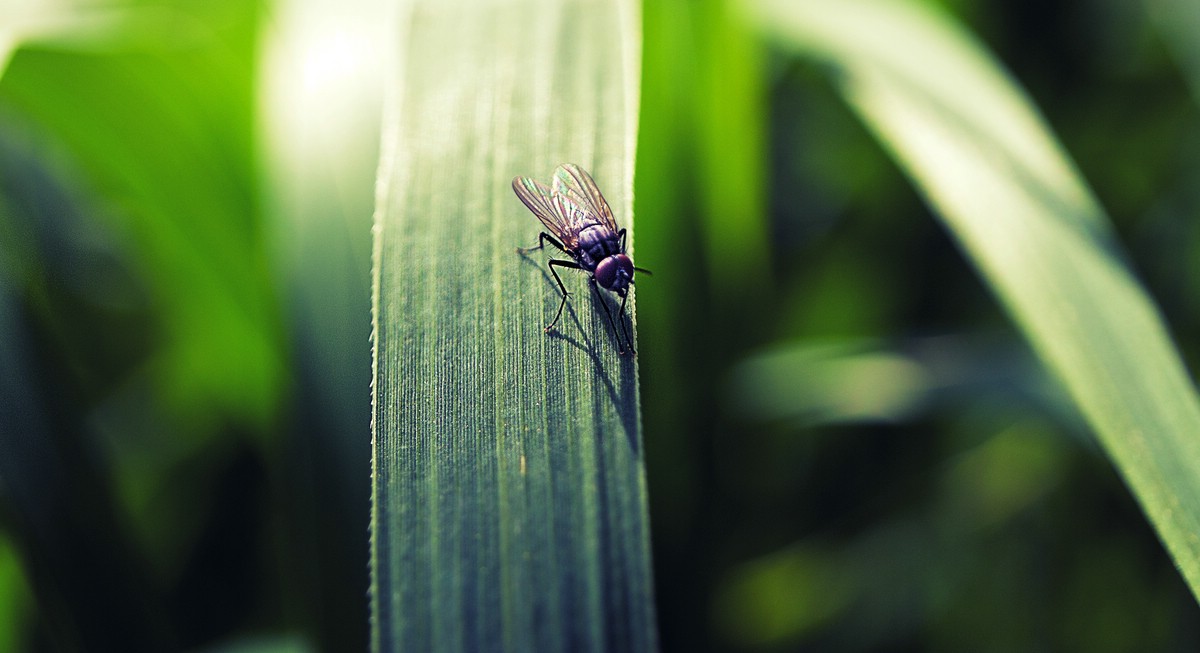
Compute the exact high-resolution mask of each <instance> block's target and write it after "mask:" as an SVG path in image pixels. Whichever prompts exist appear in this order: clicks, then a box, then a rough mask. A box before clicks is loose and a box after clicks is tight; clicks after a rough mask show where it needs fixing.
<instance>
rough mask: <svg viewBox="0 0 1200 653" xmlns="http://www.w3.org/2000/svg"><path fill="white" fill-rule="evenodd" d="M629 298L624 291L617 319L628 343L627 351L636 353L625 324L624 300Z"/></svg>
mask: <svg viewBox="0 0 1200 653" xmlns="http://www.w3.org/2000/svg"><path fill="white" fill-rule="evenodd" d="M628 299H629V293H625V294H624V295H623V296H622V297H621V310H620V311H619V312H618V313H617V320H619V321H620V322H621V331H623V332H625V342H627V343H629V353H631V354H636V353H637V350H636V349H634V348H633V338H632V337H631V336H630V335H629V329H628V328H626V326H625V301H626V300H628Z"/></svg>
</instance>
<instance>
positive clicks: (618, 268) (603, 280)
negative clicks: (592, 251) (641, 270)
mask: <svg viewBox="0 0 1200 653" xmlns="http://www.w3.org/2000/svg"><path fill="white" fill-rule="evenodd" d="M595 276H596V283H599V284H600V285H601V286H602V287H603V288H605V289H607V290H611V291H613V292H615V293H617V295H619V296H621V297H624V296H625V293H626V292H627V291H628V290H629V284H630V283H633V260H632V259H630V258H629V257H628V256H626V255H624V254H614V255H612V256H609V257H607V258H605V259H604V260H603V261H600V264H599V265H597V266H596V272H595Z"/></svg>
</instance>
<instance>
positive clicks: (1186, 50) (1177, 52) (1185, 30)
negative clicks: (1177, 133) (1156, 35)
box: [1144, 0, 1200, 102]
mask: <svg viewBox="0 0 1200 653" xmlns="http://www.w3.org/2000/svg"><path fill="white" fill-rule="evenodd" d="M1144 4H1145V5H1146V8H1147V9H1148V10H1149V11H1150V15H1151V17H1152V18H1153V19H1154V23H1155V25H1157V27H1158V30H1159V31H1160V32H1161V33H1162V37H1163V41H1164V42H1165V43H1166V44H1167V46H1168V47H1169V48H1170V49H1171V51H1172V53H1173V54H1174V56H1175V60H1176V61H1177V62H1178V63H1179V67H1180V69H1181V70H1182V71H1183V74H1184V78H1185V79H1186V80H1187V81H1188V84H1189V86H1190V88H1191V90H1192V97H1193V98H1195V100H1196V101H1197V102H1200V39H1197V38H1196V35H1197V34H1200V3H1197V2H1194V0H1146V1H1145V3H1144Z"/></svg>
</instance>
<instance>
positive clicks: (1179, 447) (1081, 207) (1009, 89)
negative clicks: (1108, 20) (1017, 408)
mask: <svg viewBox="0 0 1200 653" xmlns="http://www.w3.org/2000/svg"><path fill="white" fill-rule="evenodd" d="M753 6H754V8H755V10H756V11H758V12H759V17H760V18H761V19H762V22H763V24H764V25H765V26H767V29H769V30H773V31H775V32H777V33H778V34H779V35H780V36H782V38H783V40H784V41H786V42H788V43H789V44H791V45H793V46H797V47H799V48H800V49H802V50H804V51H806V52H808V53H810V54H813V55H814V56H816V57H817V58H819V59H822V60H824V61H826V62H828V63H831V64H832V65H833V66H834V68H835V69H836V70H837V72H838V73H839V74H840V77H839V81H840V82H841V83H842V88H843V91H844V93H845V95H846V97H847V99H848V101H849V103H850V105H851V107H852V108H853V109H854V110H855V111H856V112H858V113H859V114H860V116H861V117H862V118H863V120H864V121H865V122H866V123H867V124H868V126H869V127H870V128H871V129H872V130H873V131H874V132H875V133H876V134H877V135H878V137H879V139H880V141H881V142H882V143H883V144H884V145H885V147H887V148H889V149H890V150H891V151H892V152H893V154H894V156H895V158H896V159H897V161H898V162H899V164H900V165H901V166H902V167H904V168H905V169H906V171H907V172H908V174H909V175H910V176H912V178H913V179H914V181H916V183H917V186H918V187H919V189H920V190H921V192H922V193H924V194H925V195H926V197H927V199H928V201H929V203H930V204H931V206H932V207H933V208H934V209H935V210H936V211H937V212H938V214H939V216H940V217H941V218H942V219H943V221H944V222H945V223H946V225H947V227H949V229H950V231H951V232H952V233H953V234H954V235H955V237H957V238H958V239H959V241H960V243H961V244H962V246H963V249H964V250H965V252H966V253H967V254H968V255H969V256H970V257H971V259H972V260H973V262H974V263H975V264H976V265H977V266H978V267H979V269H980V271H981V272H982V273H983V276H984V278H985V280H986V281H987V282H988V283H989V284H990V285H991V286H992V288H993V289H994V290H995V292H996V293H997V295H998V296H999V297H1000V299H1001V300H1002V302H1003V303H1004V304H1005V305H1006V307H1007V308H1008V310H1009V312H1010V313H1011V314H1012V316H1013V318H1014V320H1015V321H1016V323H1017V325H1018V326H1019V327H1020V328H1021V329H1022V330H1023V331H1024V332H1025V335H1026V337H1027V338H1028V339H1029V341H1030V343H1031V344H1032V345H1033V347H1034V349H1035V350H1036V351H1037V352H1038V354H1039V356H1040V357H1041V358H1042V359H1043V361H1044V362H1045V363H1046V365H1047V366H1048V367H1049V368H1050V369H1051V370H1052V371H1053V372H1054V373H1055V374H1056V375H1057V376H1058V377H1059V378H1060V379H1061V380H1062V382H1063V384H1064V385H1065V387H1066V388H1067V389H1068V391H1069V392H1070V394H1071V396H1072V397H1073V398H1074V400H1075V402H1076V404H1077V405H1078V406H1079V407H1080V409H1081V412H1082V413H1083V414H1084V416H1085V417H1086V418H1087V419H1088V421H1089V422H1090V423H1091V425H1092V426H1093V428H1094V429H1095V430H1096V432H1097V434H1098V435H1099V438H1100V440H1101V442H1102V443H1103V444H1104V446H1105V448H1106V449H1107V451H1108V453H1109V455H1110V456H1111V458H1112V460H1113V461H1114V463H1115V464H1116V466H1117V468H1118V469H1119V470H1120V471H1121V473H1122V474H1123V475H1124V477H1125V479H1126V481H1127V483H1128V484H1129V486H1130V488H1131V489H1132V490H1133V492H1134V494H1135V495H1136V496H1137V497H1138V500H1139V501H1140V502H1141V505H1142V507H1143V509H1144V510H1145V511H1146V513H1147V515H1148V516H1149V518H1150V520H1151V522H1152V523H1153V524H1154V525H1155V527H1156V528H1157V529H1158V532H1159V535H1160V537H1161V539H1162V540H1163V542H1164V543H1165V544H1166V546H1167V548H1168V550H1169V551H1170V552H1171V554H1172V556H1173V558H1174V560H1175V562H1176V564H1177V565H1178V566H1179V568H1180V570H1181V571H1182V572H1183V575H1184V577H1185V578H1186V579H1187V581H1188V583H1189V584H1190V586H1191V588H1192V591H1193V593H1194V594H1197V595H1198V596H1200V538H1198V537H1197V535H1196V534H1197V533H1200V440H1198V439H1197V437H1196V434H1197V433H1200V401H1198V400H1197V395H1196V392H1195V388H1194V386H1193V384H1192V381H1191V380H1190V378H1189V376H1188V373H1187V371H1186V369H1185V368H1184V366H1183V363H1182V361H1181V359H1180V357H1179V354H1178V353H1177V351H1176V349H1175V347H1174V346H1173V344H1172V343H1171V339H1170V336H1169V334H1168V332H1167V329H1166V327H1165V325H1164V324H1163V321H1162V318H1161V317H1160V315H1159V313H1158V311H1157V309H1156V307H1155V306H1154V304H1153V302H1152V301H1151V300H1150V298H1149V297H1148V295H1147V294H1146V292H1145V291H1144V290H1143V289H1142V288H1141V286H1140V285H1139V284H1138V282H1137V280H1136V279H1135V278H1134V277H1133V275H1132V273H1131V272H1130V271H1129V270H1128V268H1127V267H1126V265H1125V263H1124V261H1123V260H1122V258H1121V257H1120V255H1118V254H1116V253H1115V252H1116V251H1117V247H1116V245H1115V241H1114V239H1113V237H1112V235H1111V233H1110V228H1109V226H1108V222H1107V218H1106V216H1105V215H1104V213H1103V211H1102V210H1101V209H1100V208H1099V206H1098V205H1097V204H1096V202H1095V201H1094V200H1093V199H1092V197H1091V195H1090V193H1089V192H1088V190H1087V188H1086V186H1085V184H1084V183H1083V181H1082V180H1081V179H1080V178H1079V176H1078V174H1077V173H1076V172H1075V171H1074V170H1073V169H1072V168H1071V166H1070V164H1069V163H1068V162H1067V159H1066V157H1065V155H1063V153H1062V152H1061V150H1060V149H1059V148H1058V146H1057V145H1056V144H1055V142H1054V140H1053V138H1052V137H1051V136H1050V135H1049V132H1048V130H1047V129H1046V127H1045V126H1044V125H1043V123H1042V121H1041V120H1040V118H1038V116H1037V115H1036V113H1035V112H1034V111H1033V110H1032V109H1031V108H1030V106H1029V103H1028V101H1027V100H1026V99H1025V98H1024V96H1023V94H1022V93H1021V92H1020V91H1019V90H1018V89H1017V88H1016V86H1015V84H1013V83H1012V82H1011V80H1009V79H1007V77H1006V76H1005V75H1004V74H1003V73H1002V72H1001V71H1000V69H999V67H998V65H997V64H996V63H995V62H994V61H993V60H992V59H991V58H990V57H989V56H988V55H987V54H986V52H984V50H983V49H982V47H981V46H979V45H978V44H976V43H975V42H973V41H972V40H971V39H970V38H969V37H967V36H966V35H965V33H963V32H962V31H961V30H960V29H959V28H957V27H956V26H954V25H953V24H951V23H950V22H949V21H948V20H947V19H945V18H944V17H941V16H940V15H938V14H936V13H934V12H932V11H931V10H928V9H924V8H921V7H920V6H918V5H916V4H914V3H879V2H864V1H856V2H842V3H818V2H804V3H790V4H789V3H784V2H776V1H774V0H762V1H760V2H756V3H753Z"/></svg>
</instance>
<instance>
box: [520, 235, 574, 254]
mask: <svg viewBox="0 0 1200 653" xmlns="http://www.w3.org/2000/svg"><path fill="white" fill-rule="evenodd" d="M547 240H548V241H550V244H551V245H554V246H555V247H557V248H558V251H560V252H562V253H563V254H570V252H568V251H567V248H566V247H563V244H562V243H560V242H558V239H557V238H555V237H554V236H551V235H550V234H548V233H546V232H544V231H543V232H542V233H540V234H538V244H537V245H536V246H534V247H518V248H517V253H518V254H528V253H529V252H532V251H535V250H539V249H544V248H545V247H546V241H547Z"/></svg>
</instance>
